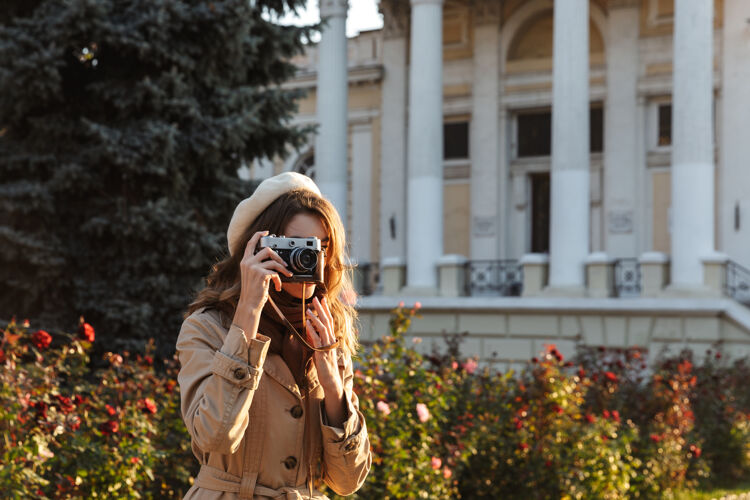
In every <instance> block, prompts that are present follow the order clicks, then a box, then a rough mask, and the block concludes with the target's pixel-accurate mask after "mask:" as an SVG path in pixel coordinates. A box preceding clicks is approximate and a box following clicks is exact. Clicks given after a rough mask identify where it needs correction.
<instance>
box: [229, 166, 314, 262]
mask: <svg viewBox="0 0 750 500" xmlns="http://www.w3.org/2000/svg"><path fill="white" fill-rule="evenodd" d="M295 189H305V190H307V191H312V192H313V193H315V194H317V195H318V196H322V195H321V194H320V189H318V186H316V185H315V182H313V180H312V179H311V178H309V177H308V176H306V175H302V174H298V173H297V172H284V173H283V174H279V175H275V176H273V177H269V178H268V179H266V180H264V181H263V182H261V183H260V185H259V186H258V187H257V188H256V189H255V192H254V193H253V194H252V195H251V196H250V197H249V198H245V199H244V200H242V201H241V202H240V204H239V205H237V208H235V209H234V215H232V220H231V221H229V228H228V229H227V243H228V244H229V254H230V255H233V254H234V248H235V247H236V246H237V245H238V244H239V243H240V237H241V236H242V233H244V232H245V230H246V229H247V227H248V226H249V225H250V224H251V223H252V222H253V221H254V220H255V218H256V217H258V216H259V215H260V213H261V212H263V210H265V209H266V208H267V207H268V205H270V204H271V203H273V202H274V201H275V200H276V199H277V198H278V197H279V196H281V195H282V194H284V193H288V192H289V191H294V190H295Z"/></svg>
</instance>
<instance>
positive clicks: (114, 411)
mask: <svg viewBox="0 0 750 500" xmlns="http://www.w3.org/2000/svg"><path fill="white" fill-rule="evenodd" d="M104 408H105V409H106V410H107V413H109V415H110V416H112V415H114V414H115V413H117V411H116V410H115V409H114V408H112V406H111V405H109V404H107V405H105V406H104Z"/></svg>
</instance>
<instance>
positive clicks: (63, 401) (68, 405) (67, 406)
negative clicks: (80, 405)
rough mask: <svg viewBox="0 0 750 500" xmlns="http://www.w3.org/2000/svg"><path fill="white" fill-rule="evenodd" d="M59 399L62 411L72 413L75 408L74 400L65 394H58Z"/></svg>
mask: <svg viewBox="0 0 750 500" xmlns="http://www.w3.org/2000/svg"><path fill="white" fill-rule="evenodd" d="M57 401H58V402H59V403H60V411H61V412H63V413H70V412H71V411H73V410H74V409H75V407H74V406H73V401H72V400H71V399H70V398H68V397H65V396H61V395H59V394H58V395H57Z"/></svg>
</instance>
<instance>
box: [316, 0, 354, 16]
mask: <svg viewBox="0 0 750 500" xmlns="http://www.w3.org/2000/svg"><path fill="white" fill-rule="evenodd" d="M348 3H349V2H348V0H319V1H318V5H319V8H320V18H321V19H326V18H329V17H346V11H347V9H348V8H349V5H348Z"/></svg>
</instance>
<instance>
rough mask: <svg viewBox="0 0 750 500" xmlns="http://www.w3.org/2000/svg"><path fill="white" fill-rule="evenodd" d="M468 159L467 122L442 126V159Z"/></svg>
mask: <svg viewBox="0 0 750 500" xmlns="http://www.w3.org/2000/svg"><path fill="white" fill-rule="evenodd" d="M468 158H469V122H449V123H444V124H443V159H445V160H466V159H468Z"/></svg>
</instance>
